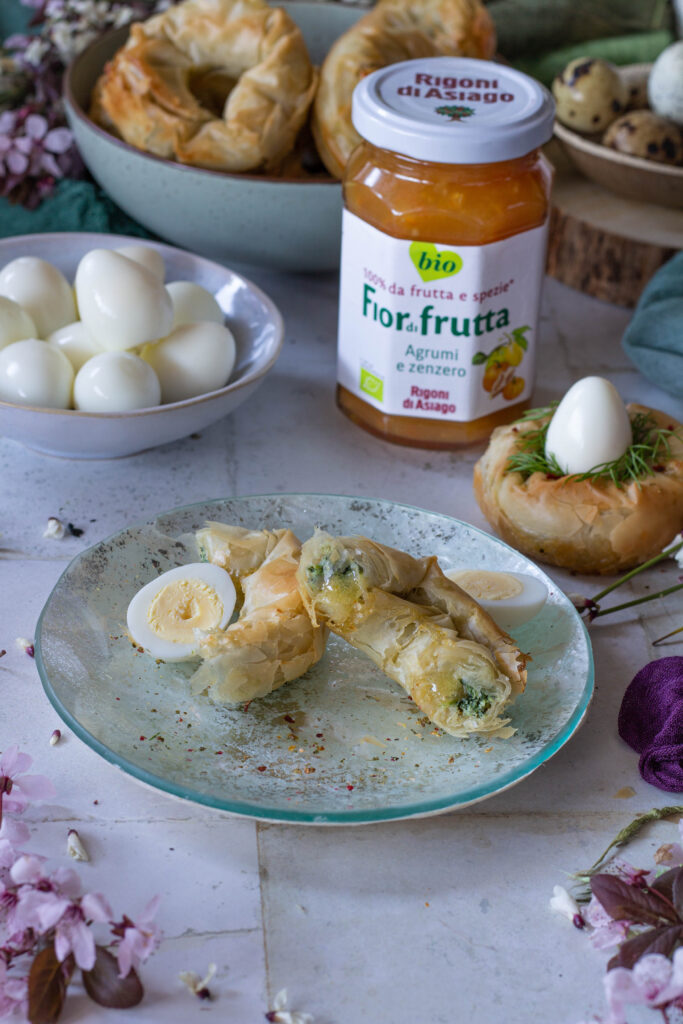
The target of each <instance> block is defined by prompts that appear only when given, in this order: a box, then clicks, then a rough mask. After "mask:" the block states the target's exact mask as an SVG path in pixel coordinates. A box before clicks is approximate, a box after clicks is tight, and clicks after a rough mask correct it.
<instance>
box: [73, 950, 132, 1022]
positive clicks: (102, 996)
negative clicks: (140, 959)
mask: <svg viewBox="0 0 683 1024" xmlns="http://www.w3.org/2000/svg"><path fill="white" fill-rule="evenodd" d="M95 949H96V956H95V966H94V967H93V968H92V970H90V971H83V985H84V987H85V991H86V992H87V993H88V995H89V996H90V998H91V999H92V1000H93V1001H94V1002H96V1003H99V1004H100V1006H110V1007H111V1008H112V1009H114V1010H127V1009H129V1008H130V1007H131V1006H137V1005H138V1003H139V1002H140V1000H141V999H142V997H143V995H144V989H143V987H142V982H141V981H140V979H139V977H138V975H137V973H136V972H135V971H134V970H131V971H130V973H129V974H127V975H126V977H125V978H119V965H118V963H117V961H116V957H115V956H112V954H111V953H110V952H109V950H108V949H104V947H102V946H96V947H95Z"/></svg>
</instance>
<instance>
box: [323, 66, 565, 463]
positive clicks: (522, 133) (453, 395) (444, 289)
mask: <svg viewBox="0 0 683 1024" xmlns="http://www.w3.org/2000/svg"><path fill="white" fill-rule="evenodd" d="M352 117H353V124H354V126H355V128H356V130H357V131H358V133H359V134H360V135H361V137H362V139H363V141H362V142H361V144H360V145H359V146H358V147H357V149H356V150H355V151H354V152H353V154H352V155H351V158H350V160H349V163H348V165H347V168H346V173H345V176H344V186H343V188H344V215H343V235H342V257H341V288H340V311H339V358H338V376H337V379H338V386H337V401H338V404H339V406H340V408H341V409H342V410H343V411H344V412H345V413H346V414H347V416H349V417H350V418H351V419H352V420H353V421H354V422H355V423H358V424H359V425H360V426H362V427H364V428H365V429H366V430H369V431H370V432H371V433H373V434H376V435H378V436H379V437H382V438H384V439H385V440H388V441H395V442H398V443H401V444H407V445H414V446H416V447H422V448H457V447H459V446H461V445H465V444H470V443H472V442H475V441H481V440H483V439H485V438H487V437H488V436H489V434H490V433H491V431H492V430H493V428H494V427H496V426H498V425H499V424H502V423H508V422H510V421H511V420H513V419H515V418H517V417H518V416H519V414H520V412H521V411H522V409H524V408H526V407H527V406H528V405H529V398H530V395H531V391H532V387H533V380H534V363H535V350H536V336H537V323H538V311H539V304H540V294H541V284H542V281H543V274H544V265H545V248H546V235H547V224H548V213H549V205H550V186H551V180H552V169H551V166H550V164H549V163H548V161H547V160H546V159H545V158H544V157H543V155H542V154H541V153H540V151H539V146H541V145H542V143H544V142H546V141H547V140H548V139H549V138H550V135H551V134H552V125H553V117H554V104H553V100H552V97H551V96H550V93H549V92H548V90H547V89H545V88H544V87H543V86H542V85H540V84H539V83H538V82H536V81H535V80H534V79H532V78H529V77H528V76H527V75H524V74H522V73H521V72H518V71H515V70H513V69H512V68H508V67H504V66H502V65H499V64H494V63H492V62H490V61H480V60H472V59H466V58H458V57H431V58H423V59H419V60H410V61H405V62H403V63H400V64H394V65H391V66H390V67H388V68H383V69H381V70H379V71H375V72H373V73H372V74H371V75H368V76H367V78H365V79H363V80H362V81H361V82H360V83H359V84H358V86H357V87H356V89H355V91H354V94H353V107H352Z"/></svg>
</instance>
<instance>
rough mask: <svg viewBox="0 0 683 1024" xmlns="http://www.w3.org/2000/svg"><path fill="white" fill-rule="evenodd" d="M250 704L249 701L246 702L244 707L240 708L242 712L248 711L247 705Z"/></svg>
mask: <svg viewBox="0 0 683 1024" xmlns="http://www.w3.org/2000/svg"><path fill="white" fill-rule="evenodd" d="M250 704H251V701H250V700H248V701H247V703H246V704H245V705H244V707H243V708H242V711H248V710H249V705H250Z"/></svg>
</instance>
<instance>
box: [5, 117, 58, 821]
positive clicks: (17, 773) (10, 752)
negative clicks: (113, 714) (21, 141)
mask: <svg viewBox="0 0 683 1024" xmlns="http://www.w3.org/2000/svg"><path fill="white" fill-rule="evenodd" d="M2 116H3V115H0V118H1V117H2ZM32 764H33V758H32V757H29V755H28V754H22V753H21V751H20V750H19V748H18V747H17V746H16V745H15V746H11V747H8V748H7V750H5V751H4V752H3V754H2V756H0V821H2V812H3V810H5V811H8V812H11V813H15V814H20V813H21V812H22V811H23V810H25V808H26V804H27V802H28V801H29V800H49V799H50V798H51V797H53V796H54V795H55V788H54V786H53V785H52V783H51V782H50V780H49V779H48V778H46V777H45V776H44V775H26V772H27V771H28V769H29V768H30V767H31V765H32ZM15 789H18V790H19V795H18V796H17V794H16V793H15V795H14V796H10V794H11V793H12V791H13V790H15Z"/></svg>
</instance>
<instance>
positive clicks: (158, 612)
mask: <svg viewBox="0 0 683 1024" xmlns="http://www.w3.org/2000/svg"><path fill="white" fill-rule="evenodd" d="M222 615H223V602H222V601H221V599H220V597H219V596H218V594H217V593H216V591H215V590H214V589H213V587H211V586H209V584H208V583H204V582H203V581H202V580H173V582H171V583H167V584H166V586H165V587H162V588H161V590H160V591H159V593H158V594H157V595H156V596H155V597H154V600H153V601H152V602H151V604H150V606H149V610H148V612H147V624H148V625H149V628H150V629H151V630H152V632H154V633H156V635H157V636H158V637H161V639H163V640H169V641H170V642H171V643H177V644H189V643H192V641H193V640H194V631H195V629H214V628H215V627H216V626H218V625H219V623H220V621H221V618H222Z"/></svg>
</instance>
